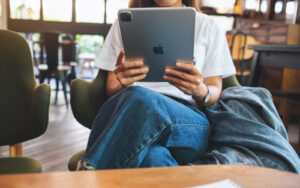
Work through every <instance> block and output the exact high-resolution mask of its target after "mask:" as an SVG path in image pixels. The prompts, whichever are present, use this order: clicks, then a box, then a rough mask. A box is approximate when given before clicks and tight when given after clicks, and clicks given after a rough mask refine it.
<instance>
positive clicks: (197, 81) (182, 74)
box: [165, 67, 200, 85]
mask: <svg viewBox="0 0 300 188" xmlns="http://www.w3.org/2000/svg"><path fill="white" fill-rule="evenodd" d="M165 73H166V74H167V75H171V76H176V77H179V78H181V79H183V80H186V81H188V82H191V83H193V84H196V85H199V84H200V78H199V76H195V75H191V74H188V73H185V72H182V71H180V70H177V69H174V68H169V67H167V68H166V69H165Z"/></svg>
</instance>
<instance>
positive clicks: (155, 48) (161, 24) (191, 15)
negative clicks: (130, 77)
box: [118, 7, 196, 82]
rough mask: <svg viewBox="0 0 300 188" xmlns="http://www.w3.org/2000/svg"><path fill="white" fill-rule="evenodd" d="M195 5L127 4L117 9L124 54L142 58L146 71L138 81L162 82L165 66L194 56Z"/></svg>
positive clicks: (189, 59)
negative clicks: (131, 6)
mask: <svg viewBox="0 0 300 188" xmlns="http://www.w3.org/2000/svg"><path fill="white" fill-rule="evenodd" d="M195 16H196V11H195V9H194V8H190V7H184V8H129V9H121V10H119V12H118V20H119V24H120V31H121V36H122V42H123V46H124V50H125V57H126V58H127V59H129V58H143V59H144V63H145V65H148V66H149V72H148V74H147V76H146V78H144V79H143V80H141V81H145V82H165V81H166V80H164V79H163V74H164V70H165V67H166V66H172V67H174V66H175V64H176V60H187V61H191V62H193V59H194V35H195Z"/></svg>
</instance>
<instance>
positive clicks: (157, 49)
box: [153, 44, 164, 55]
mask: <svg viewBox="0 0 300 188" xmlns="http://www.w3.org/2000/svg"><path fill="white" fill-rule="evenodd" d="M153 52H154V53H155V54H160V55H162V54H163V53H164V47H162V46H161V44H159V45H158V46H155V47H154V48H153Z"/></svg>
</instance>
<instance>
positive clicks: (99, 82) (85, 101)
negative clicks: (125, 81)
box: [68, 70, 240, 171]
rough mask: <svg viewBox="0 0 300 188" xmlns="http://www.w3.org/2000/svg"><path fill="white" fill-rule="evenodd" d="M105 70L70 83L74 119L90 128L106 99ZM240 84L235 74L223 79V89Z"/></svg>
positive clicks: (74, 158)
mask: <svg viewBox="0 0 300 188" xmlns="http://www.w3.org/2000/svg"><path fill="white" fill-rule="evenodd" d="M106 77H107V72H106V71H103V70H100V71H99V72H98V75H97V77H96V78H95V79H94V80H92V81H91V82H88V81H85V80H83V79H75V80H74V81H72V83H71V108H72V112H73V115H74V117H75V118H76V120H77V121H78V122H79V123H80V124H82V125H83V126H85V127H87V128H89V129H91V127H92V125H93V122H94V119H95V118H96V116H97V114H98V112H99V109H100V107H101V106H102V104H104V102H105V101H106V99H107V97H106V92H105V88H106ZM233 86H240V84H239V82H238V81H237V79H236V77H235V76H231V77H228V78H225V79H223V89H226V88H228V87H233ZM84 154H85V150H83V151H80V152H78V153H76V154H75V155H73V156H72V158H71V159H70V161H69V164H68V168H69V170H71V171H73V170H76V166H77V162H78V160H79V159H80V158H82V157H83V156H84Z"/></svg>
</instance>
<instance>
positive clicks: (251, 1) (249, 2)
mask: <svg viewBox="0 0 300 188" xmlns="http://www.w3.org/2000/svg"><path fill="white" fill-rule="evenodd" d="M245 8H246V9H250V10H257V11H258V10H259V0H246V2H245Z"/></svg>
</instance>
